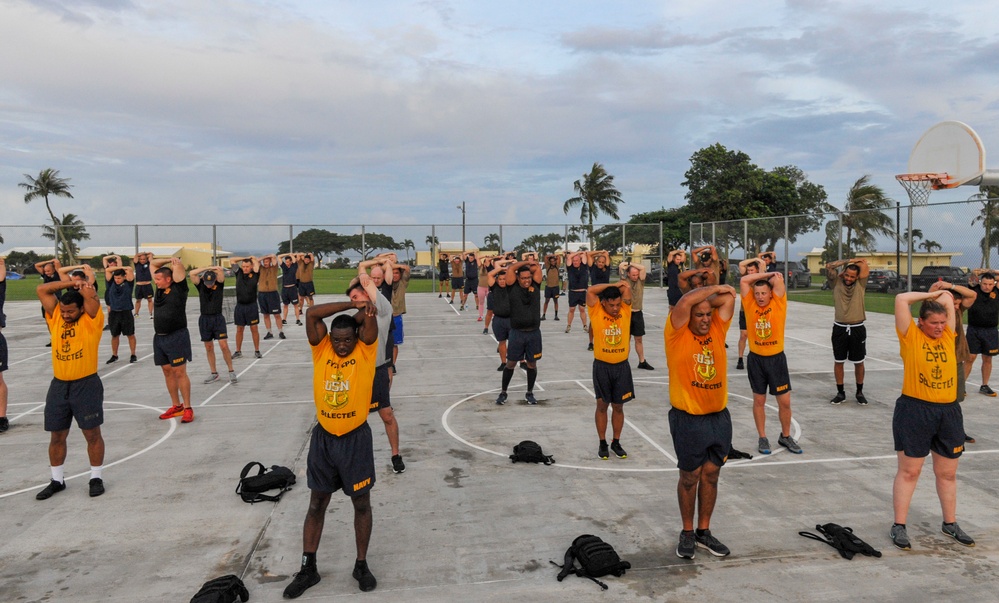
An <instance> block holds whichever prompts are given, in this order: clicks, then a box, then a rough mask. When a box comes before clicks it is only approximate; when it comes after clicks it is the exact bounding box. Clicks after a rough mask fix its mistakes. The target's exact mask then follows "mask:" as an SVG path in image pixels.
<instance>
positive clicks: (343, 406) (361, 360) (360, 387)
mask: <svg viewBox="0 0 999 603" xmlns="http://www.w3.org/2000/svg"><path fill="white" fill-rule="evenodd" d="M377 350H378V342H377V341H376V342H375V343H372V344H366V343H364V342H362V341H360V340H358V342H357V345H356V346H354V350H353V351H352V352H351V353H350V354H349V355H348V356H345V357H343V358H341V357H340V356H337V354H336V352H335V351H334V350H333V342H331V341H330V338H329V336H328V335H327V336H326V337H323V340H322V341H321V342H320V343H319V345H316V346H312V391H313V397H314V398H315V401H316V418H318V419H319V424H320V425H321V426H322V428H323V429H325V430H326V431H327V432H329V433H331V434H333V435H336V436H342V435H344V434H346V433H350V432H351V431H353V430H355V429H357V428H358V427H360V426H361V423H364V422H365V421H367V420H368V406H369V405H370V404H371V386H372V384H373V383H374V380H375V356H376V352H377Z"/></svg>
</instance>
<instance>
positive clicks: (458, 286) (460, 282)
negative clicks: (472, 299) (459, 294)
mask: <svg viewBox="0 0 999 603" xmlns="http://www.w3.org/2000/svg"><path fill="white" fill-rule="evenodd" d="M464 286H465V277H463V276H458V277H454V278H452V279H451V288H452V289H454V290H455V291H461V290H462V288H463V287H464Z"/></svg>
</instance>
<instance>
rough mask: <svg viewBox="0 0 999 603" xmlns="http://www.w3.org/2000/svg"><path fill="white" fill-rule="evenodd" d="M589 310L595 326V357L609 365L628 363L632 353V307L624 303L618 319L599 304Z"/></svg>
mask: <svg viewBox="0 0 999 603" xmlns="http://www.w3.org/2000/svg"><path fill="white" fill-rule="evenodd" d="M587 309H588V310H589V313H590V324H591V325H593V357H594V358H596V359H597V360H600V361H602V362H606V363H608V364H618V363H619V362H626V361H627V360H628V355H629V354H630V353H631V306H630V305H628V304H625V303H622V304H621V311H620V312H619V313H618V317H617V318H612V317H611V316H610V315H609V314H607V312H606V311H605V310H604V307H603V306H602V305H600V303H599V302H598V303H597V305H595V306H590V307H589V308H587Z"/></svg>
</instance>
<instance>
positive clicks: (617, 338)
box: [604, 324, 623, 346]
mask: <svg viewBox="0 0 999 603" xmlns="http://www.w3.org/2000/svg"><path fill="white" fill-rule="evenodd" d="M622 339H623V338H622V337H621V327H619V326H617V325H616V324H612V325H611V326H610V327H609V328H607V329H604V342H605V343H606V344H607V345H609V346H616V345H621V341H622Z"/></svg>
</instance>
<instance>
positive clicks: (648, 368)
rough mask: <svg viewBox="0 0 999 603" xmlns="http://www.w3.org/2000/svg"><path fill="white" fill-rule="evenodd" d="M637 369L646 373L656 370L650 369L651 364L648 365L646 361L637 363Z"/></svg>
mask: <svg viewBox="0 0 999 603" xmlns="http://www.w3.org/2000/svg"><path fill="white" fill-rule="evenodd" d="M638 368H640V369H645V370H647V371H654V370H656V369H655V368H653V367H652V365H651V364H649V362H648V361H647V360H643V361H641V362H639V363H638Z"/></svg>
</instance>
